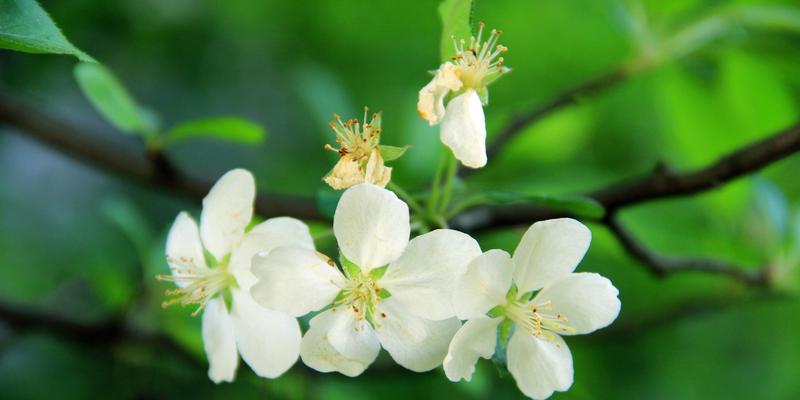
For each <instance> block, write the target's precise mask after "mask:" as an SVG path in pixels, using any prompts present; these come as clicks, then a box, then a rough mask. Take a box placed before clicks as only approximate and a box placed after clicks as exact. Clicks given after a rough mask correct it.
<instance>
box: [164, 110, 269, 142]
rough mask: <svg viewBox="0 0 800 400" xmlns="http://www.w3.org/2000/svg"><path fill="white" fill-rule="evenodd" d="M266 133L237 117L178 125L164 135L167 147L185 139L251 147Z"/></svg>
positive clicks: (216, 118)
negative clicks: (220, 141)
mask: <svg viewBox="0 0 800 400" xmlns="http://www.w3.org/2000/svg"><path fill="white" fill-rule="evenodd" d="M265 136H266V133H265V132H264V128H262V127H261V126H260V125H258V124H256V123H254V122H251V121H248V120H246V119H243V118H238V117H208V118H201V119H196V120H192V121H187V122H183V123H181V124H178V125H176V126H174V127H172V129H170V130H169V132H167V133H166V135H165V142H166V144H167V145H172V144H175V143H177V142H180V141H182V140H186V139H192V138H197V137H210V138H214V139H219V140H225V141H229V142H234V143H239V144H243V145H248V146H253V145H257V144H259V143H261V142H262V141H263V140H264V137H265Z"/></svg>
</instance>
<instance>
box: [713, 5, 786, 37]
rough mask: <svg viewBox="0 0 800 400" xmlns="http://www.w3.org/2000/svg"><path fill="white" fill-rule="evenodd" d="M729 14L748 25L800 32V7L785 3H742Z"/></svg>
mask: <svg viewBox="0 0 800 400" xmlns="http://www.w3.org/2000/svg"><path fill="white" fill-rule="evenodd" d="M728 14H729V15H731V16H732V17H733V18H735V19H737V20H739V21H741V22H742V23H744V24H745V25H747V26H750V27H754V28H759V29H768V30H783V31H788V32H794V33H800V8H798V7H796V6H789V5H785V4H740V5H736V6H733V7H731V8H730V9H729V10H728Z"/></svg>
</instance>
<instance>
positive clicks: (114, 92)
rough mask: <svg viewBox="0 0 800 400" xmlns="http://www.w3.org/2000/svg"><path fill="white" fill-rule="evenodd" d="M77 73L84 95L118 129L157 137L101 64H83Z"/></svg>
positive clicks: (76, 77) (120, 85) (129, 98)
mask: <svg viewBox="0 0 800 400" xmlns="http://www.w3.org/2000/svg"><path fill="white" fill-rule="evenodd" d="M74 72H75V79H76V80H77V81H78V84H79V85H80V87H81V90H83V94H84V95H86V97H87V98H88V99H89V101H90V102H91V103H92V105H93V106H94V108H95V109H96V110H97V111H99V112H100V114H102V115H103V117H105V118H106V119H107V120H108V122H110V123H111V124H112V125H114V126H115V127H116V128H117V129H119V130H121V131H123V132H126V133H134V134H138V135H141V136H143V137H153V136H154V135H155V134H156V132H155V131H153V129H152V128H153V127H152V126H151V125H150V124H149V123H148V121H149V120H148V119H146V118H147V117H145V112H144V111H143V110H142V109H141V108H140V107H139V106H138V105H137V104H136V101H135V100H134V99H133V96H131V95H130V93H128V90H127V89H126V88H125V86H124V85H123V84H122V83H121V82H120V81H119V79H117V77H116V76H114V73H113V72H111V70H109V69H108V68H107V67H105V66H103V65H102V64H99V63H80V64H78V65H76V66H75V70H74Z"/></svg>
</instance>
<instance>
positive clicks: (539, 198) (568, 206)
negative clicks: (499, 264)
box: [482, 191, 605, 219]
mask: <svg viewBox="0 0 800 400" xmlns="http://www.w3.org/2000/svg"><path fill="white" fill-rule="evenodd" d="M482 196H483V198H484V199H485V201H484V202H483V204H533V205H537V206H541V207H544V208H549V209H553V210H557V211H564V212H566V213H569V214H572V215H575V216H577V217H580V218H592V219H598V218H602V217H603V215H605V209H604V208H603V205H602V204H600V203H598V202H597V201H596V200H594V199H592V198H589V197H582V196H574V195H561V196H556V195H532V194H524V193H512V192H496V191H489V192H486V193H484V194H482Z"/></svg>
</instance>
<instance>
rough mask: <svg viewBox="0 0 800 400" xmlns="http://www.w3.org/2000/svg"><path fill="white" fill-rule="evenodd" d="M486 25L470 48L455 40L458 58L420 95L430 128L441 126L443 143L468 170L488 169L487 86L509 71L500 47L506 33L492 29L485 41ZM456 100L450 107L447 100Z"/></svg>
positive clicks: (421, 110)
mask: <svg viewBox="0 0 800 400" xmlns="http://www.w3.org/2000/svg"><path fill="white" fill-rule="evenodd" d="M483 28H484V25H483V23H481V24H480V29H479V31H478V37H477V38H476V37H471V38H470V41H469V46H466V42H465V41H464V40H461V41H456V39H455V38H453V44H454V46H455V52H456V55H455V56H453V57H452V61H448V62H445V63H444V64H442V65H441V66H440V67H439V69H438V70H437V71H436V74H435V76H434V77H433V80H431V82H430V83H428V84H427V85H425V87H423V88H422V89H421V90H420V91H419V100H418V102H417V111H418V112H419V115H420V116H421V117H422V118H423V119H425V120H426V121H428V123H429V124H430V125H436V124H439V123H441V124H442V126H441V130H440V136H441V139H442V143H444V144H445V145H446V146H447V147H449V148H450V149H451V150H452V151H453V154H454V155H455V157H456V158H457V159H458V160H459V161H461V163H462V164H464V165H465V166H467V167H470V168H480V167H483V166H484V165H486V122H485V120H484V116H483V105H486V104H487V103H488V99H489V95H488V90H487V86H488V85H489V84H491V83H492V82H494V81H495V80H496V79H497V78H499V77H500V76H501V75H502V74H504V73H506V72H508V71H509V69H508V68H506V67H504V66H503V57H500V54H501V53H504V52H505V51H506V50H507V49H506V47H505V46H502V45H499V44H497V40H498V38H499V37H500V35H501V34H502V32H500V31H497V30H494V29H492V31H491V33H490V34H489V38H488V39H487V40H486V41H485V42H482V41H481V37H482V35H483ZM450 93H453V94H454V95H455V97H454V98H453V99H452V100H450V102H448V103H447V107H446V108H445V105H444V99H445V97H446V96H447V95H448V94H450Z"/></svg>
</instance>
